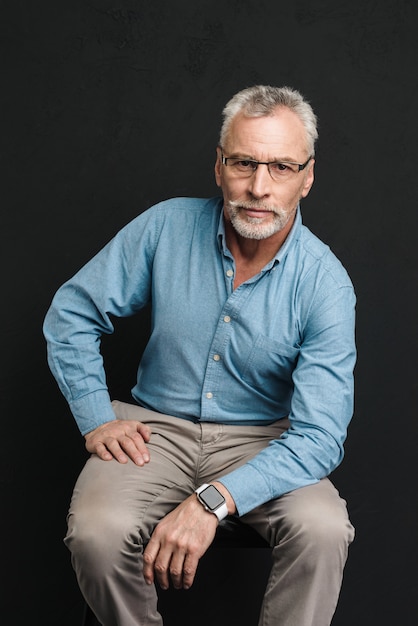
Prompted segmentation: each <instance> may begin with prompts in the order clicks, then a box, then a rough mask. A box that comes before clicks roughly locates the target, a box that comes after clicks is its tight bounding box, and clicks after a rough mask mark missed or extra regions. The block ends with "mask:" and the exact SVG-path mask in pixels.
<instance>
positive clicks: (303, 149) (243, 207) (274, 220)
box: [215, 107, 314, 239]
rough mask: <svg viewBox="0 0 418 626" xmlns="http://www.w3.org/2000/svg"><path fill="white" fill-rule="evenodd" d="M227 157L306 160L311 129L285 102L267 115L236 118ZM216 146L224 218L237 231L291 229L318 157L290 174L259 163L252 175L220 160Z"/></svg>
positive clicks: (262, 234) (255, 235) (253, 234)
mask: <svg viewBox="0 0 418 626" xmlns="http://www.w3.org/2000/svg"><path fill="white" fill-rule="evenodd" d="M222 148H223V154H224V156H226V157H240V158H242V159H244V160H245V159H251V160H255V161H280V162H289V161H290V162H294V163H301V164H302V163H305V162H306V160H307V159H308V158H309V156H310V155H309V154H308V151H307V142H306V132H305V129H304V127H303V125H302V122H301V121H300V120H299V118H298V117H297V115H296V114H295V113H293V112H292V111H290V110H289V109H287V108H285V107H280V108H278V109H276V112H275V113H274V115H271V116H268V117H253V118H250V117H245V116H244V115H243V114H242V113H239V114H238V115H236V116H235V118H234V119H233V120H232V123H231V126H230V130H229V133H228V135H227V138H226V142H225V145H224V146H222ZM221 157H222V152H221V150H220V148H218V150H217V160H216V164H215V178H216V183H217V185H218V186H219V187H220V188H221V189H222V192H223V197H224V214H225V219H226V220H227V221H229V222H231V223H232V226H233V227H234V228H235V230H236V232H237V233H238V235H240V236H242V237H244V238H248V239H266V238H268V237H271V236H273V235H275V233H277V232H281V233H282V234H284V235H287V233H288V232H289V230H290V228H291V226H292V224H293V221H294V217H295V212H296V208H297V205H298V203H299V200H300V199H301V198H305V197H306V196H307V195H308V193H309V190H310V188H311V187H312V184H313V181H314V171H313V166H314V160H313V159H312V160H311V161H310V162H309V163H308V165H307V166H306V168H305V169H304V170H302V171H300V172H297V173H295V174H294V175H292V176H291V177H290V178H288V179H286V180H279V181H275V180H273V179H272V177H271V175H270V173H269V171H268V168H267V166H266V165H259V166H258V167H257V169H256V171H255V172H254V173H252V175H251V176H249V177H245V176H243V177H240V176H239V175H238V176H237V175H236V173H234V172H233V170H232V168H231V167H230V165H225V164H223V163H222V160H221Z"/></svg>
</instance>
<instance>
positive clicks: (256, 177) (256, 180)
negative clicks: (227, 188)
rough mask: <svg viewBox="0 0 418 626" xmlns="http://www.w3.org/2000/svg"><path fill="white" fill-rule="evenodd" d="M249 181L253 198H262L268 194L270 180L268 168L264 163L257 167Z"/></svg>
mask: <svg viewBox="0 0 418 626" xmlns="http://www.w3.org/2000/svg"><path fill="white" fill-rule="evenodd" d="M250 181H251V182H250V191H251V193H252V195H253V196H254V197H255V198H263V197H264V196H268V195H269V194H270V191H271V184H272V179H271V176H270V172H269V170H268V166H267V165H265V164H264V163H259V164H258V165H257V169H256V170H255V172H254V174H253V175H252V176H251V179H250Z"/></svg>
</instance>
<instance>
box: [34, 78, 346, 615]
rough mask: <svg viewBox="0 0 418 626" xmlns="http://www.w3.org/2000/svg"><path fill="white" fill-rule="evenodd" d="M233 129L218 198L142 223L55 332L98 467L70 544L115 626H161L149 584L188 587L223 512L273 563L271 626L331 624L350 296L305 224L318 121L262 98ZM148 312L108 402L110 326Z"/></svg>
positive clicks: (342, 549)
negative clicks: (254, 537) (128, 369)
mask: <svg viewBox="0 0 418 626" xmlns="http://www.w3.org/2000/svg"><path fill="white" fill-rule="evenodd" d="M223 114H224V122H223V126H222V130H221V135H220V142H219V147H218V148H217V158H216V164H215V177H216V182H217V184H218V186H219V187H220V188H221V190H222V198H212V199H209V200H202V199H191V198H177V199H173V200H168V201H166V202H162V203H160V204H158V205H156V206H154V207H152V208H150V209H148V210H147V211H145V212H144V213H142V214H141V215H140V216H139V217H137V218H136V219H134V220H133V221H132V222H131V223H130V224H128V225H127V226H126V227H125V228H123V229H122V230H121V231H120V232H119V233H118V234H117V235H116V237H115V238H114V239H113V240H112V241H111V242H110V243H109V244H108V245H107V246H106V247H105V248H104V249H103V250H102V251H101V252H99V254H97V255H96V256H95V257H94V258H93V259H92V260H91V261H90V262H89V263H87V265H86V266H85V267H84V268H82V269H81V270H80V271H79V272H78V273H77V274H76V275H75V276H74V277H73V278H72V279H71V280H69V281H68V282H67V283H66V284H64V285H63V286H62V287H61V288H60V289H59V290H58V292H57V294H56V295H55V297H54V300H53V302H52V305H51V308H50V310H49V312H48V314H47V316H46V320H45V326H44V331H45V336H46V339H47V342H48V353H49V363H50V367H51V369H52V371H53V373H54V375H55V377H56V378H57V381H58V383H59V385H60V388H61V390H62V392H63V393H64V395H65V397H66V398H67V400H68V402H69V404H70V407H71V410H72V412H73V414H74V417H75V419H76V420H77V423H78V425H79V427H80V431H81V433H82V434H83V435H84V436H85V440H86V448H87V450H88V451H89V452H91V457H90V459H89V460H88V461H87V463H86V466H85V467H84V469H83V470H82V472H81V474H80V477H79V479H78V481H77V484H76V486H75V489H74V494H73V498H72V501H71V506H70V511H69V515H68V533H67V536H66V539H65V542H66V545H67V546H68V548H69V549H70V551H71V554H72V563H73V566H74V569H75V572H76V574H77V579H78V582H79V585H80V588H81V590H82V593H83V595H84V596H85V598H86V599H87V602H88V603H89V604H90V606H91V607H92V608H93V610H94V612H95V614H96V615H97V617H98V619H99V620H100V622H101V623H103V624H104V625H105V626H115V625H118V626H134V625H135V626H139V625H142V626H144V625H146V626H149V625H154V624H158V625H161V624H162V618H161V616H160V615H159V613H158V611H157V599H156V590H155V584H154V583H158V584H159V585H160V586H161V587H163V588H167V587H168V586H169V585H170V583H171V584H172V585H174V587H176V588H185V589H188V588H189V587H190V586H191V585H192V583H193V580H194V577H195V574H196V570H197V566H198V562H199V559H200V557H201V556H202V555H203V554H204V553H205V551H206V550H207V549H208V547H209V546H210V544H211V542H212V540H213V538H214V535H215V531H216V527H217V524H218V521H219V520H220V519H222V518H223V517H225V516H226V515H228V514H229V515H237V516H240V518H241V520H242V521H243V522H245V523H247V524H249V525H251V526H252V527H254V528H255V529H256V530H257V531H258V532H259V533H260V534H261V535H262V536H263V537H265V538H266V539H267V541H268V542H269V543H270V545H271V546H272V547H273V548H274V549H273V560H272V569H271V575H270V579H269V583H268V586H267V589H266V593H265V598H264V603H263V607H262V610H261V615H260V621H259V624H260V626H261V625H262V626H272V625H273V624H274V625H277V624H280V625H281V626H308V625H310V626H326V625H327V624H329V623H330V622H331V619H332V616H333V614H334V611H335V607H336V604H337V601H338V595H339V591H340V586H341V581H342V575H343V568H344V565H345V561H346V558H347V552H348V546H349V544H350V542H351V541H352V539H353V536H354V531H353V528H352V526H351V524H350V522H349V519H348V516H347V511H346V506H345V502H344V501H343V500H342V499H341V498H340V497H339V495H338V493H337V491H336V489H335V488H334V486H333V485H332V484H331V482H330V481H329V479H328V478H327V476H328V475H329V474H330V473H331V472H332V470H333V469H334V468H335V467H336V466H337V465H338V464H339V463H340V462H341V460H342V457H343V443H344V440H345V437H346V430H347V425H348V423H349V421H350V419H351V416H352V411H353V368H354V363H355V346H354V307H355V296H354V292H353V287H352V284H351V282H350V279H349V277H348V275H347V273H346V271H345V270H344V268H343V267H342V265H341V263H340V262H339V261H338V260H337V259H336V258H335V256H334V255H333V254H332V252H331V251H330V250H329V248H328V247H327V246H326V245H325V244H323V243H322V242H320V241H319V240H318V239H317V238H316V237H315V236H314V235H313V234H312V233H310V232H309V230H308V229H307V228H306V227H304V226H303V225H302V223H301V215H300V207H299V202H300V200H301V199H302V198H305V197H306V196H307V195H308V193H309V191H310V189H311V186H312V184H313V181H314V145H315V140H316V139H317V128H316V116H315V114H314V113H313V111H312V108H311V106H310V105H309V104H308V103H307V102H306V101H305V100H304V99H303V97H302V96H301V94H300V93H299V92H297V91H295V90H293V89H290V88H288V87H284V88H276V87H270V86H255V87H251V88H248V89H244V90H243V91H241V92H239V93H238V94H236V95H235V96H234V97H233V98H232V99H231V100H230V102H229V103H228V104H227V106H226V107H225V109H224V112H223ZM148 303H151V305H152V329H151V334H150V338H149V341H148V344H147V346H146V349H145V351H144V354H143V355H142V359H141V362H140V365H139V368H138V377H137V383H136V385H135V387H134V388H133V390H132V395H133V400H134V401H133V403H132V404H127V403H122V402H118V401H114V402H113V403H111V400H110V398H109V394H108V391H107V387H106V382H105V374H104V368H103V363H102V359H101V356H100V353H99V343H100V336H101V335H102V334H103V333H110V332H112V330H113V327H112V322H111V318H110V316H111V315H113V316H128V315H132V314H133V313H135V312H137V311H139V310H140V309H141V308H143V307H144V306H145V305H147V304H148ZM196 490H197V493H196Z"/></svg>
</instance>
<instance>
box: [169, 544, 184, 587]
mask: <svg viewBox="0 0 418 626" xmlns="http://www.w3.org/2000/svg"><path fill="white" fill-rule="evenodd" d="M185 558H186V554H185V553H184V552H176V553H175V554H173V556H172V558H171V562H170V579H171V582H172V583H173V587H174V588H175V589H181V588H182V587H183V574H184V563H185Z"/></svg>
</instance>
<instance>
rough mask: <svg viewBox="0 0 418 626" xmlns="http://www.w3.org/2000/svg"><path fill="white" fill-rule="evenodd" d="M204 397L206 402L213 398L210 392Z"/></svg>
mask: <svg viewBox="0 0 418 626" xmlns="http://www.w3.org/2000/svg"><path fill="white" fill-rule="evenodd" d="M206 397H207V399H208V400H211V399H212V398H213V393H211V392H210V391H209V392H208V393H207V394H206Z"/></svg>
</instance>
